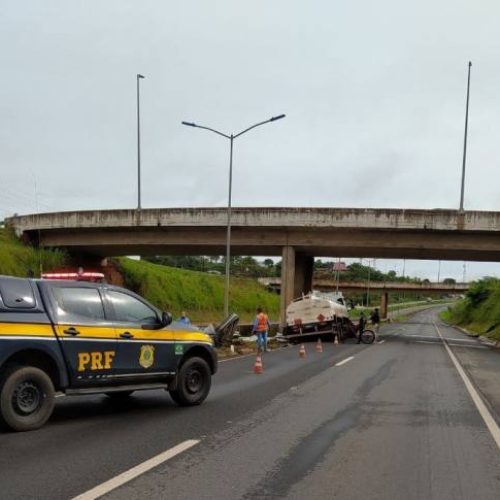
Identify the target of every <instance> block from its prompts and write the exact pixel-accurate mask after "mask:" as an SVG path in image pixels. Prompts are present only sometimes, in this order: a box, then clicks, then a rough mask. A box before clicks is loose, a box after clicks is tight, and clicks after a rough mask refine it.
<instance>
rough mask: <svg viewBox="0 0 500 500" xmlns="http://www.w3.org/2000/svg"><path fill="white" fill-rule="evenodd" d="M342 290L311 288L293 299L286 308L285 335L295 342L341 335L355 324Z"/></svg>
mask: <svg viewBox="0 0 500 500" xmlns="http://www.w3.org/2000/svg"><path fill="white" fill-rule="evenodd" d="M351 324H352V323H351V321H350V320H349V315H348V313H347V307H346V306H345V301H344V297H343V295H342V293H341V292H335V293H320V292H311V293H308V294H307V295H303V296H302V297H299V298H298V299H295V300H293V301H292V302H291V303H290V304H289V305H288V307H287V308H286V326H285V328H284V331H283V337H285V338H286V339H287V340H289V341H291V342H300V341H302V340H305V339H307V338H323V337H324V338H325V339H328V338H330V339H333V338H334V336H335V335H338V336H339V337H340V338H342V336H343V332H344V331H345V330H346V329H347V328H348V327H349V325H351Z"/></svg>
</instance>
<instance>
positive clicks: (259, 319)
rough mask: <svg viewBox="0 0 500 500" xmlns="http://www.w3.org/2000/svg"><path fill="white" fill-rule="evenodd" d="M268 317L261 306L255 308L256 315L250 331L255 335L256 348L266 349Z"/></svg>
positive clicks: (259, 349) (268, 326)
mask: <svg viewBox="0 0 500 500" xmlns="http://www.w3.org/2000/svg"><path fill="white" fill-rule="evenodd" d="M270 326H271V325H270V323H269V318H268V317H267V314H265V313H264V311H263V310H262V308H260V307H258V308H257V316H255V320H254V322H253V326H252V333H253V334H255V335H257V350H258V351H259V352H260V351H264V352H265V351H267V333H268V332H269V328H270Z"/></svg>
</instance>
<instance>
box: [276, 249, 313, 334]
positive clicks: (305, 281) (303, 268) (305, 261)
mask: <svg viewBox="0 0 500 500" xmlns="http://www.w3.org/2000/svg"><path fill="white" fill-rule="evenodd" d="M313 264H314V257H310V256H309V255H305V254H302V253H299V252H296V251H295V248H294V247H291V246H286V247H283V252H282V262H281V300H280V327H284V326H285V325H286V307H287V305H288V304H290V302H291V301H292V300H293V299H294V298H297V297H300V296H301V295H302V294H303V293H308V292H310V291H311V290H312V276H313Z"/></svg>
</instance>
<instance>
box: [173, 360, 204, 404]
mask: <svg viewBox="0 0 500 500" xmlns="http://www.w3.org/2000/svg"><path fill="white" fill-rule="evenodd" d="M211 384H212V375H211V373H210V367H209V366H208V363H207V362H206V361H205V360H204V359H202V358H196V357H194V358H189V359H188V360H186V361H185V363H184V364H183V365H182V366H181V368H180V370H179V373H178V375H177V388H176V389H173V390H171V391H169V392H170V396H171V398H172V399H173V400H174V401H175V402H176V403H177V404H178V405H180V406H195V405H199V404H201V403H203V401H204V400H205V398H206V397H207V396H208V393H209V391H210V386H211Z"/></svg>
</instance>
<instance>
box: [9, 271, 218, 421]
mask: <svg viewBox="0 0 500 500" xmlns="http://www.w3.org/2000/svg"><path fill="white" fill-rule="evenodd" d="M216 371H217V354H216V351H215V348H214V345H213V340H212V339H211V337H210V336H209V335H207V334H205V333H204V332H202V331H200V330H198V329H196V328H193V327H190V326H186V325H178V324H176V323H172V318H171V316H170V315H169V314H168V313H164V312H161V311H160V310H158V309H157V308H155V307H154V306H152V305H151V304H149V303H148V302H147V301H146V300H144V299H143V298H142V297H140V296H139V295H137V294H135V293H133V292H131V291H129V290H126V289H124V288H121V287H116V286H112V285H108V284H106V283H98V282H86V281H66V280H37V279H25V278H13V277H8V276H0V423H2V424H4V426H7V427H8V428H10V429H12V430H15V431H28V430H33V429H37V428H39V427H41V426H42V425H43V424H45V422H46V421H47V420H48V419H49V417H50V415H51V414H52V411H53V408H54V404H55V393H56V392H59V393H63V394H65V395H67V396H71V395H85V394H97V393H104V394H106V395H107V396H108V397H111V398H127V397H128V396H130V394H132V392H134V391H137V390H145V389H166V390H168V392H169V393H170V396H171V397H172V399H173V400H174V401H175V402H176V403H177V404H179V405H182V406H191V405H198V404H200V403H202V402H203V401H204V400H205V398H206V397H207V395H208V393H209V391H210V385H211V376H212V375H213V374H215V372H216Z"/></svg>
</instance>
